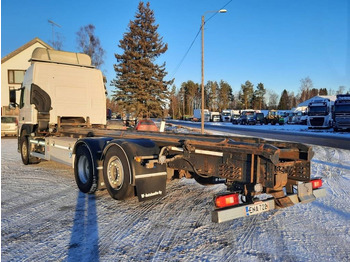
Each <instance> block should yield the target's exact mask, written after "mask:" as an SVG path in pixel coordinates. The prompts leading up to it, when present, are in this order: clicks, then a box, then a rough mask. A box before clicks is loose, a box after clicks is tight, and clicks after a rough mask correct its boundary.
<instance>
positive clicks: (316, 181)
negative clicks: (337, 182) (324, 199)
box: [310, 178, 322, 189]
mask: <svg viewBox="0 0 350 262" xmlns="http://www.w3.org/2000/svg"><path fill="white" fill-rule="evenodd" d="M310 182H311V183H312V189H317V188H320V187H321V186H322V179H320V178H319V179H314V180H311V181H310Z"/></svg>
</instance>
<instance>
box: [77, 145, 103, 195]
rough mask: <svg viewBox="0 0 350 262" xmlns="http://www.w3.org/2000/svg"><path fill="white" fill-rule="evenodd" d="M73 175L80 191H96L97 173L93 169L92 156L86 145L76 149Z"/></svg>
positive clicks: (90, 192) (89, 192)
mask: <svg viewBox="0 0 350 262" xmlns="http://www.w3.org/2000/svg"><path fill="white" fill-rule="evenodd" d="M74 176H75V182H76V183H77V186H78V188H79V189H80V191H81V192H83V193H88V194H92V193H94V192H95V191H96V189H97V183H98V182H97V174H96V172H95V169H94V165H93V159H92V156H91V154H90V151H89V149H88V147H87V146H86V145H81V146H79V147H78V149H77V151H76V156H75V161H74Z"/></svg>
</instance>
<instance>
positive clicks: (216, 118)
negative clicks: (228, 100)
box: [210, 112, 220, 122]
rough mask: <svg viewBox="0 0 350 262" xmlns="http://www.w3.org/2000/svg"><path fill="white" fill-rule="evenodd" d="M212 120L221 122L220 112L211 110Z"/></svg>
mask: <svg viewBox="0 0 350 262" xmlns="http://www.w3.org/2000/svg"><path fill="white" fill-rule="evenodd" d="M210 121H211V122H220V113H219V112H210Z"/></svg>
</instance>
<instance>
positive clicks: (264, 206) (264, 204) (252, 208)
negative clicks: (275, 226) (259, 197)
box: [245, 202, 270, 216]
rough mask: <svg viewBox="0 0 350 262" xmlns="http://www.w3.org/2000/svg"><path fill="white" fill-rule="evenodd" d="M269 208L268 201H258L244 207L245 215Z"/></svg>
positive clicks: (261, 211)
mask: <svg viewBox="0 0 350 262" xmlns="http://www.w3.org/2000/svg"><path fill="white" fill-rule="evenodd" d="M269 210H270V206H269V203H268V202H259V203H256V204H253V205H249V206H246V207H245V213H246V215H247V216H251V215H256V214H259V213H263V212H266V211H269Z"/></svg>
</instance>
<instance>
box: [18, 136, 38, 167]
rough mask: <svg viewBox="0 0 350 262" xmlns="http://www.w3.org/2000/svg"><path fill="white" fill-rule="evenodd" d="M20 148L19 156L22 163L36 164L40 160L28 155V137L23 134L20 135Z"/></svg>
mask: <svg viewBox="0 0 350 262" xmlns="http://www.w3.org/2000/svg"><path fill="white" fill-rule="evenodd" d="M20 150H21V158H22V162H23V164H25V165H29V164H37V163H39V162H40V159H39V158H37V157H32V156H30V148H29V140H28V137H27V136H25V135H22V136H21V139H20Z"/></svg>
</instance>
